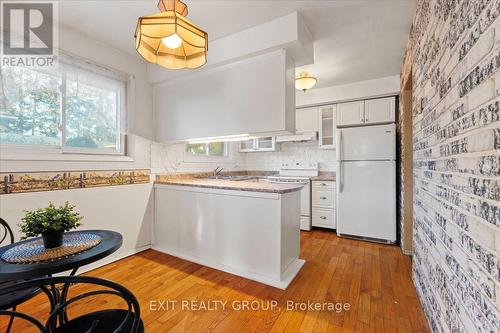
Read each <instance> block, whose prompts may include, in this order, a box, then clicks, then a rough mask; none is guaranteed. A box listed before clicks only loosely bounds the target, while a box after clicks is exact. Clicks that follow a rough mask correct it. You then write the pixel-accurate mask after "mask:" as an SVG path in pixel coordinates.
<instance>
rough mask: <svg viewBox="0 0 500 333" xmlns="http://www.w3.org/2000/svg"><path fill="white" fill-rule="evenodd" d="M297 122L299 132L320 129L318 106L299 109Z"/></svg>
mask: <svg viewBox="0 0 500 333" xmlns="http://www.w3.org/2000/svg"><path fill="white" fill-rule="evenodd" d="M295 122H296V126H295V127H296V128H297V132H298V133H303V132H317V131H318V108H317V107H314V108H304V109H297V110H296V113H295Z"/></svg>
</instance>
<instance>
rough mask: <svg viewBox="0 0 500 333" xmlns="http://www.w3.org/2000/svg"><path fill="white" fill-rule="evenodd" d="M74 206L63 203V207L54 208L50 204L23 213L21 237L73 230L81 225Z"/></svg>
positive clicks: (80, 217)
mask: <svg viewBox="0 0 500 333" xmlns="http://www.w3.org/2000/svg"><path fill="white" fill-rule="evenodd" d="M74 208H75V206H73V205H70V204H69V202H67V201H66V202H65V203H64V205H62V206H59V207H56V206H54V204H52V202H50V203H49V206H48V207H46V208H38V209H35V210H34V211H25V214H24V217H23V218H22V221H23V222H22V223H21V224H19V226H20V228H21V232H22V233H23V234H24V236H23V237H22V238H23V239H26V238H28V237H35V236H38V235H40V234H43V233H47V232H61V231H62V232H64V231H69V230H71V229H75V228H77V227H79V226H80V225H82V224H81V223H80V220H81V219H82V218H83V217H82V216H80V214H79V213H77V212H75V211H74Z"/></svg>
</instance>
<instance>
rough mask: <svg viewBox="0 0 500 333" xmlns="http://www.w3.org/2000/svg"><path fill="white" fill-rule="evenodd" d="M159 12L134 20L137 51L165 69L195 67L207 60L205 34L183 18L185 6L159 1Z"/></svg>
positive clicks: (181, 3)
mask: <svg viewBox="0 0 500 333" xmlns="http://www.w3.org/2000/svg"><path fill="white" fill-rule="evenodd" d="M158 9H159V10H160V13H157V14H153V15H148V16H143V17H140V18H139V21H138V22H137V28H136V31H135V45H136V49H137V52H139V54H140V55H141V56H142V57H143V58H144V59H146V60H147V61H149V62H150V63H153V64H158V65H160V66H163V67H165V68H168V69H181V68H198V67H201V66H203V65H204V64H205V63H206V62H207V51H208V34H207V33H206V32H205V31H203V30H201V29H200V28H198V27H197V26H196V25H195V24H194V23H192V22H191V21H189V20H188V19H186V16H187V14H188V8H187V6H186V4H185V3H183V2H182V1H180V0H159V2H158Z"/></svg>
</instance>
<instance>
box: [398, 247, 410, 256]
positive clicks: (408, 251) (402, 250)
mask: <svg viewBox="0 0 500 333" xmlns="http://www.w3.org/2000/svg"><path fill="white" fill-rule="evenodd" d="M401 252H403V254H404V255H406V256H412V255H413V251H412V250H405V249H403V248H402V249H401Z"/></svg>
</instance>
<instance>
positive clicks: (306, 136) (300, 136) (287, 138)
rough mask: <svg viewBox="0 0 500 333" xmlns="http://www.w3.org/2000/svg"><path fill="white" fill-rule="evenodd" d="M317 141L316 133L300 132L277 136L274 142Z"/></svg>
mask: <svg viewBox="0 0 500 333" xmlns="http://www.w3.org/2000/svg"><path fill="white" fill-rule="evenodd" d="M315 140H318V133H317V132H302V133H297V134H294V135H279V136H277V137H276V142H297V141H299V142H300V141H315Z"/></svg>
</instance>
